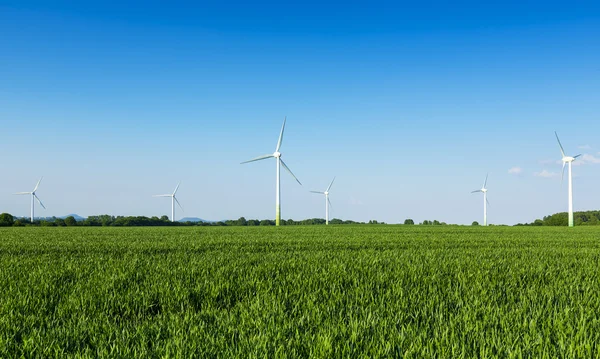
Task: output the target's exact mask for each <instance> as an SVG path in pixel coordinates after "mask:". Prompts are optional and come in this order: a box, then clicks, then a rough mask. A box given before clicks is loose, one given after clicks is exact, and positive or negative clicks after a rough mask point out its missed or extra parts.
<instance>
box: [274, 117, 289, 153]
mask: <svg viewBox="0 0 600 359" xmlns="http://www.w3.org/2000/svg"><path fill="white" fill-rule="evenodd" d="M285 121H287V116H286V117H284V118H283V126H281V132H280V133H279V141H277V149H276V150H275V152H279V149H280V148H281V142H283V131H284V130H285Z"/></svg>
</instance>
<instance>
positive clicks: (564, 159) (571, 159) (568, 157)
mask: <svg viewBox="0 0 600 359" xmlns="http://www.w3.org/2000/svg"><path fill="white" fill-rule="evenodd" d="M562 161H563V162H564V163H569V162H573V161H575V157H571V156H565V157H563V158H562Z"/></svg>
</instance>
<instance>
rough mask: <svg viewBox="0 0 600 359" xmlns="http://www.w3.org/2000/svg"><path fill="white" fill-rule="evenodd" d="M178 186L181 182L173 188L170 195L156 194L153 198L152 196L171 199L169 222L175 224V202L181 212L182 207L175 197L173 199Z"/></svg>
mask: <svg viewBox="0 0 600 359" xmlns="http://www.w3.org/2000/svg"><path fill="white" fill-rule="evenodd" d="M180 184H181V182H179V183H178V184H177V187H175V191H173V193H172V194H157V195H155V196H152V197H171V222H175V202H177V205H178V206H179V208H181V210H182V211H183V207H181V203H179V201H178V200H177V197H175V194H176V193H177V190H178V189H179V185H180Z"/></svg>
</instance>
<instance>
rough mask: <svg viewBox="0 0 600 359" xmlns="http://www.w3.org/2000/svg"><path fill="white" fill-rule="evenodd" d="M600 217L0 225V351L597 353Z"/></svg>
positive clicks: (88, 353)
mask: <svg viewBox="0 0 600 359" xmlns="http://www.w3.org/2000/svg"><path fill="white" fill-rule="evenodd" d="M599 264H600V231H598V230H597V229H595V228H593V227H588V228H583V227H580V228H572V229H567V228H557V227H489V228H478V227H454V226H438V227H428V226H356V227H353V226H330V227H325V226H307V227H303V226H284V227H280V228H274V227H214V228H210V227H193V228H69V227H67V228H35V227H31V228H6V229H2V228H0V357H19V356H24V357H61V358H62V357H89V358H93V357H99V356H110V357H123V358H131V357H134V356H138V357H175V356H179V357H194V356H195V357H220V358H229V357H240V358H248V357H261V358H267V357H268V358H275V357H309V356H312V357H365V358H373V357H431V356H438V357H453V358H459V357H465V358H466V357H548V358H552V357H598V356H600V346H599V344H597V343H600V281H599V278H598V272H599V271H598V269H599Z"/></svg>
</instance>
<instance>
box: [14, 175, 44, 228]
mask: <svg viewBox="0 0 600 359" xmlns="http://www.w3.org/2000/svg"><path fill="white" fill-rule="evenodd" d="M43 178H44V177H42V178H40V180H39V181H38V183H37V184H36V185H35V188H34V189H33V191H31V192H19V193H15V194H19V195H22V194H30V195H31V223H33V216H34V207H35V201H34V199H37V201H38V203H39V204H40V206H42V208H43V209H46V207H44V204H43V203H42V201H40V198H39V197H38V196H37V195H36V194H35V191H37V189H38V187H39V186H40V182H42V179H43Z"/></svg>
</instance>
